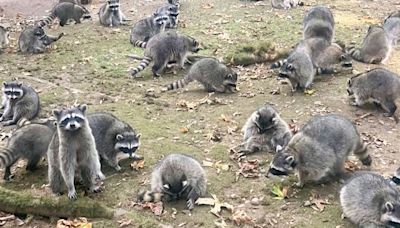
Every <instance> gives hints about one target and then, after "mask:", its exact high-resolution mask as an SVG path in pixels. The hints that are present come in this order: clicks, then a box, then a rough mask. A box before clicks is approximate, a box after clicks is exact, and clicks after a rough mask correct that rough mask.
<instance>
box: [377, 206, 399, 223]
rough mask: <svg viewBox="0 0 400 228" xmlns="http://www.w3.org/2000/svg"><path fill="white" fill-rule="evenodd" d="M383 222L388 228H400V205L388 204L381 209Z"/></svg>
mask: <svg viewBox="0 0 400 228" xmlns="http://www.w3.org/2000/svg"><path fill="white" fill-rule="evenodd" d="M381 222H383V223H384V224H386V225H387V226H388V227H400V203H399V202H386V203H385V204H384V205H383V207H382V209H381Z"/></svg>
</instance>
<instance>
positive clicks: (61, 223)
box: [56, 217, 92, 228]
mask: <svg viewBox="0 0 400 228" xmlns="http://www.w3.org/2000/svg"><path fill="white" fill-rule="evenodd" d="M56 227H57V228H76V227H79V228H92V223H90V222H88V221H87V219H86V218H84V217H81V218H78V219H74V220H65V219H59V220H58V221H57V226H56Z"/></svg>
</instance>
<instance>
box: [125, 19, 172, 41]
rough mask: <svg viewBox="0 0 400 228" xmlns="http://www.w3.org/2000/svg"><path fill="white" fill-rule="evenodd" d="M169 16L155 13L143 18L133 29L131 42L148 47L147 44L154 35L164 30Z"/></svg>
mask: <svg viewBox="0 0 400 228" xmlns="http://www.w3.org/2000/svg"><path fill="white" fill-rule="evenodd" d="M167 21H168V16H166V15H161V14H157V13H155V14H154V15H153V16H151V17H147V18H145V19H142V20H140V21H138V22H136V24H135V25H134V26H133V28H132V29H131V35H130V39H129V40H130V42H131V44H133V46H136V47H141V48H146V44H147V42H148V41H149V39H150V38H151V37H153V36H154V35H156V34H158V33H160V32H164V31H165V25H166V22H167Z"/></svg>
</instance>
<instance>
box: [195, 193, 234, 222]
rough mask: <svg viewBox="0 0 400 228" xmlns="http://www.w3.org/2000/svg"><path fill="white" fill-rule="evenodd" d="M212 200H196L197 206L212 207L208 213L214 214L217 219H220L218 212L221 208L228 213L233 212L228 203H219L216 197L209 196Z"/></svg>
mask: <svg viewBox="0 0 400 228" xmlns="http://www.w3.org/2000/svg"><path fill="white" fill-rule="evenodd" d="M211 196H212V197H213V198H199V199H197V200H196V204H197V205H209V206H214V207H213V208H212V209H211V210H210V212H211V213H212V214H214V215H215V216H217V217H220V212H221V210H222V208H226V209H228V210H229V211H231V212H232V211H233V206H232V205H231V204H229V203H221V201H219V199H218V198H217V196H216V195H214V194H211Z"/></svg>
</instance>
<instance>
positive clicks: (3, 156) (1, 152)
mask: <svg viewBox="0 0 400 228" xmlns="http://www.w3.org/2000/svg"><path fill="white" fill-rule="evenodd" d="M17 158H18V156H17V154H16V153H14V151H12V150H10V149H8V148H4V147H2V148H0V168H6V167H7V166H9V165H11V164H13V163H14V161H15V160H16V159H17Z"/></svg>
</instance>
